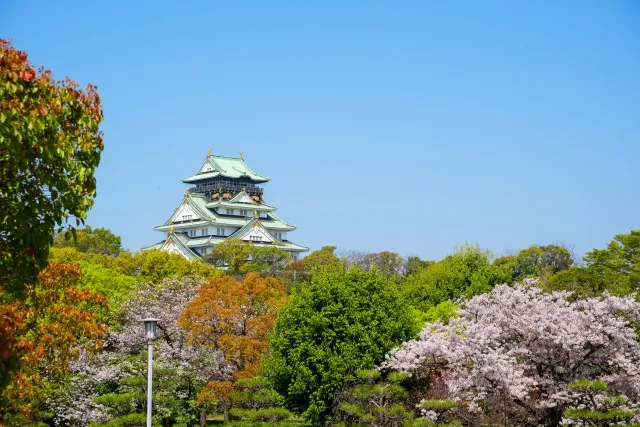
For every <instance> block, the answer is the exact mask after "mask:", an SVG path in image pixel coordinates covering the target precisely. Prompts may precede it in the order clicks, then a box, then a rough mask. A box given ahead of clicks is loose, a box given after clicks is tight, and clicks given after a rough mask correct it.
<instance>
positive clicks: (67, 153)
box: [0, 40, 103, 341]
mask: <svg viewBox="0 0 640 427" xmlns="http://www.w3.org/2000/svg"><path fill="white" fill-rule="evenodd" d="M102 117H103V116H102V108H101V106H100V97H99V96H98V92H97V91H96V88H95V86H92V85H88V86H87V87H86V89H84V90H83V89H80V88H79V87H78V84H77V83H76V82H74V81H73V80H70V79H66V80H64V81H56V80H54V79H53V78H52V77H51V71H49V70H45V69H43V68H40V69H38V70H36V68H34V66H33V65H32V64H31V63H30V62H29V60H28V58H27V54H26V53H24V52H22V51H19V50H16V49H15V48H14V47H13V46H12V45H11V43H10V42H8V41H6V40H0V283H2V286H3V287H4V289H5V290H6V291H7V292H8V293H10V294H16V295H20V294H21V292H22V291H23V290H24V287H25V286H26V285H27V284H30V283H34V282H35V281H36V277H37V275H38V272H39V271H40V270H41V269H43V268H44V267H45V266H46V264H47V257H48V254H49V247H50V246H51V244H52V243H53V233H54V231H55V230H57V231H62V230H64V228H65V226H66V227H71V225H79V224H80V223H83V222H84V219H85V218H86V215H87V211H88V210H89V208H91V206H92V205H93V200H94V198H95V195H96V180H95V178H94V171H95V169H96V167H97V166H98V163H99V161H100V153H101V152H102V149H103V140H102V133H101V132H100V130H99V125H100V122H101V121H102ZM2 339H3V338H2V336H1V335H0V341H1V340H2Z"/></svg>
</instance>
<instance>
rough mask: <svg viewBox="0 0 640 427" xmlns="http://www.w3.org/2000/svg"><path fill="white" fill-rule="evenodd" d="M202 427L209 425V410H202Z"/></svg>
mask: <svg viewBox="0 0 640 427" xmlns="http://www.w3.org/2000/svg"><path fill="white" fill-rule="evenodd" d="M200 427H207V412H206V411H200Z"/></svg>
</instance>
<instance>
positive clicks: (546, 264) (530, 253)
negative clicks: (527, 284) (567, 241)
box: [514, 245, 573, 281]
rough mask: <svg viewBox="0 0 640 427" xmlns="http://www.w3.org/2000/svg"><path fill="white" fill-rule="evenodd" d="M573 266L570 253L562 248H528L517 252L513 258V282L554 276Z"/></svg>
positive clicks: (557, 246)
mask: <svg viewBox="0 0 640 427" xmlns="http://www.w3.org/2000/svg"><path fill="white" fill-rule="evenodd" d="M572 265H573V257H572V256H571V252H569V250H568V249H567V248H565V247H563V246H559V245H546V246H530V247H528V248H527V249H523V250H521V251H520V252H518V255H517V256H516V258H515V266H514V280H516V281H518V280H521V279H523V278H525V277H539V276H542V275H543V274H545V273H551V274H555V273H558V272H559V271H563V270H567V269H568V268H569V267H571V266H572Z"/></svg>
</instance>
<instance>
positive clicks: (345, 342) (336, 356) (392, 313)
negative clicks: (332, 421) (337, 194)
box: [265, 266, 412, 424]
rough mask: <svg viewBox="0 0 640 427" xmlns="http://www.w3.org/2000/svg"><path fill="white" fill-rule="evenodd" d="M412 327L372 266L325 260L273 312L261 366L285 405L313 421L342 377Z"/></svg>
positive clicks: (326, 409) (327, 409)
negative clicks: (277, 312)
mask: <svg viewBox="0 0 640 427" xmlns="http://www.w3.org/2000/svg"><path fill="white" fill-rule="evenodd" d="M411 329H412V324H411V317H410V315H409V312H408V310H407V307H406V305H405V304H403V303H402V302H401V300H400V298H399V295H398V291H397V288H396V286H395V284H394V283H392V282H390V281H389V280H387V279H386V278H384V277H383V276H381V275H380V274H379V273H377V272H375V271H361V270H358V269H350V270H346V269H345V268H344V267H342V266H340V267H337V268H332V269H327V268H324V269H321V270H318V271H317V272H316V273H315V274H313V275H312V276H311V279H310V282H309V283H307V284H305V286H303V287H301V289H300V291H299V292H298V293H295V294H294V295H293V296H292V299H291V302H290V303H289V304H288V305H287V306H286V307H285V308H284V309H283V311H282V313H281V314H280V317H279V318H278V320H277V322H276V326H275V329H274V331H273V334H272V336H271V340H270V353H269V355H268V357H267V359H266V362H265V373H266V376H267V377H268V378H269V379H270V381H272V383H273V384H274V388H275V390H276V391H277V392H279V393H280V394H282V395H283V397H284V398H285V402H286V405H287V407H288V408H289V409H291V410H293V411H295V412H298V413H300V412H304V415H305V417H306V418H308V419H309V420H311V421H312V422H314V423H315V424H320V423H323V422H325V421H326V420H327V419H328V417H329V416H330V414H331V407H332V402H333V397H334V393H335V392H336V391H337V390H339V389H340V388H341V387H342V385H343V383H344V380H345V379H346V378H347V377H348V376H349V375H351V374H353V373H354V372H355V371H356V370H358V369H369V368H371V367H373V366H374V364H376V363H380V362H381V361H382V360H383V358H384V354H385V353H386V352H387V351H389V350H390V349H391V348H393V347H394V346H396V345H398V344H399V343H400V342H402V341H403V340H404V339H406V338H407V337H409V336H410V334H411Z"/></svg>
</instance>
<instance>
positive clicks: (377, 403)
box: [335, 369, 415, 427]
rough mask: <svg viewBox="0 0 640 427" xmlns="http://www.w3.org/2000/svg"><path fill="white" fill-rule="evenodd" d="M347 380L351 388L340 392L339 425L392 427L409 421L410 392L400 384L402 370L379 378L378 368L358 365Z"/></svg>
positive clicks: (404, 376) (411, 417)
mask: <svg viewBox="0 0 640 427" xmlns="http://www.w3.org/2000/svg"><path fill="white" fill-rule="evenodd" d="M354 376H355V378H354V379H353V380H351V381H349V383H350V384H349V385H350V388H349V389H348V390H347V391H346V392H345V393H343V394H342V396H340V398H339V401H340V403H339V404H338V405H337V414H336V415H337V416H336V417H335V419H336V420H337V421H341V423H340V424H338V425H342V426H361V425H371V426H375V427H395V426H403V425H410V424H409V423H410V422H411V421H413V419H414V417H415V416H414V414H413V411H412V410H409V409H407V407H406V404H405V402H407V400H408V397H409V393H408V392H407V390H405V388H404V387H403V386H402V382H403V381H405V380H406V379H407V378H408V374H405V373H404V372H391V373H389V374H388V375H386V377H387V378H386V381H384V380H383V379H382V375H381V373H380V371H377V370H375V369H367V370H365V369H361V370H358V371H356V372H355V375H354Z"/></svg>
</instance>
